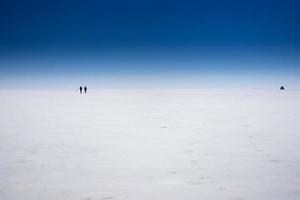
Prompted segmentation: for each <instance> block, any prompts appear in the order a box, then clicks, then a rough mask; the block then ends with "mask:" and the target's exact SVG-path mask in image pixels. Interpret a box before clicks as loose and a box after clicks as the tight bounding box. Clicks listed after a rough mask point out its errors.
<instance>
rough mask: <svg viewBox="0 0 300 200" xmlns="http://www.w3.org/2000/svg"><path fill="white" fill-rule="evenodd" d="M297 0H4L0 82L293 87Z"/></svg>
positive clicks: (298, 44)
mask: <svg viewBox="0 0 300 200" xmlns="http://www.w3.org/2000/svg"><path fill="white" fill-rule="evenodd" d="M299 9H300V2H299V1H297V0H285V1H283V0H169V1H167V0H152V1H142V0H139V1H138V0H114V1H113V0H112V1H102V0H84V1H83V0H81V1H79V0H44V1H38V0H27V1H23V0H2V1H1V2H0V53H1V56H0V83H1V87H2V88H3V87H12V88H18V87H20V88H22V87H26V88H30V87H32V88H35V87H42V88H44V87H51V88H52V87H54V88H55V87H58V86H60V87H62V88H64V87H65V88H72V87H77V85H80V84H89V85H90V87H95V88H97V87H123V86H124V85H125V86H126V87H137V86H141V87H142V86H144V87H171V88H172V87H175V88H176V87H221V86H224V85H230V87H231V86H233V85H234V86H240V87H269V88H277V87H279V85H281V84H284V85H288V86H290V87H291V88H300V81H299V78H300V77H299V72H300V67H299V63H300V62H299V59H298V57H299V50H300V25H299V24H300V12H299Z"/></svg>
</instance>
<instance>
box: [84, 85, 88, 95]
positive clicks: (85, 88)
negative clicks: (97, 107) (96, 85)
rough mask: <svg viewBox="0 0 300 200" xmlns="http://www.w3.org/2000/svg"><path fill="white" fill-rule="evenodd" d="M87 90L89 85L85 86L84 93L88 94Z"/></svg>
mask: <svg viewBox="0 0 300 200" xmlns="http://www.w3.org/2000/svg"><path fill="white" fill-rule="evenodd" d="M86 91H87V87H86V86H84V93H85V94H86Z"/></svg>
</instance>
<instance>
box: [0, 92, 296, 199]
mask: <svg viewBox="0 0 300 200" xmlns="http://www.w3.org/2000/svg"><path fill="white" fill-rule="evenodd" d="M0 199H1V200H117V199H121V200H200V199H203V200H210V199H212V200H216V199H220V200H226V199H231V200H248V199H253V200H266V199H270V200H277V199H278V200H291V199H293V200H299V199H300V92H299V91H298V92H297V91H271V90H269V91H268V90H247V91H238V90H236V91H235V90H222V91H221V90H215V91H213V90H94V91H92V90H91V91H89V93H88V94H87V95H80V94H78V93H77V92H75V91H13V90H12V91H1V92H0Z"/></svg>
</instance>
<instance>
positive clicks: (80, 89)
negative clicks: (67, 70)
mask: <svg viewBox="0 0 300 200" xmlns="http://www.w3.org/2000/svg"><path fill="white" fill-rule="evenodd" d="M79 91H80V94H81V93H82V87H81V86H80V88H79Z"/></svg>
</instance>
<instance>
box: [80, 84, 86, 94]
mask: <svg viewBox="0 0 300 200" xmlns="http://www.w3.org/2000/svg"><path fill="white" fill-rule="evenodd" d="M82 89H83V90H84V93H85V94H86V92H87V87H86V86H84V88H82V86H80V87H79V92H80V94H82Z"/></svg>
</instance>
